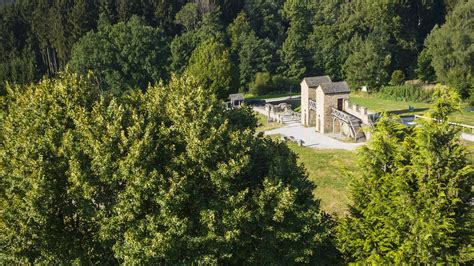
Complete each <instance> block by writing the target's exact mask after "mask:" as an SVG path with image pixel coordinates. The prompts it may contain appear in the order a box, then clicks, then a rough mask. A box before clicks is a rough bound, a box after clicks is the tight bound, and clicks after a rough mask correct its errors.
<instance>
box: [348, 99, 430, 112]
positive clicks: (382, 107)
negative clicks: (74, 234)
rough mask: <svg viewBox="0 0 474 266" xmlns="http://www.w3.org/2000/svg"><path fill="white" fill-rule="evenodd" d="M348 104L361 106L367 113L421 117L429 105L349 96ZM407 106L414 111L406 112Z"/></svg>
mask: <svg viewBox="0 0 474 266" xmlns="http://www.w3.org/2000/svg"><path fill="white" fill-rule="evenodd" d="M350 102H351V103H352V104H357V105H361V106H364V107H367V108H369V111H372V112H393V113H396V114H398V115H415V114H418V115H421V114H424V113H425V112H426V111H428V109H429V107H430V104H429V103H417V102H411V101H407V102H404V101H395V100H386V99H381V98H378V97H372V96H368V97H364V96H359V95H354V96H353V95H351V97H350ZM409 106H413V107H414V111H412V112H410V111H409V110H408V108H409Z"/></svg>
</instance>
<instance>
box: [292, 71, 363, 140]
mask: <svg viewBox="0 0 474 266" xmlns="http://www.w3.org/2000/svg"><path fill="white" fill-rule="evenodd" d="M349 94H350V89H349V86H348V85H347V83H346V82H345V81H341V82H332V80H331V78H330V77H329V76H319V77H307V78H304V79H303V81H302V82H301V123H302V124H303V125H304V126H307V127H315V129H316V131H317V132H320V133H324V134H327V133H341V134H344V135H346V136H349V137H351V138H354V139H355V140H356V141H357V140H359V139H361V138H365V137H366V136H365V134H364V131H363V129H362V126H363V125H369V126H370V124H371V119H370V115H371V113H369V112H368V110H367V108H364V107H360V106H357V105H351V104H350V103H349Z"/></svg>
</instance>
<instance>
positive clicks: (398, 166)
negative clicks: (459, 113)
mask: <svg viewBox="0 0 474 266" xmlns="http://www.w3.org/2000/svg"><path fill="white" fill-rule="evenodd" d="M434 97H435V100H434V105H433V110H434V111H433V112H432V114H431V118H432V119H433V120H427V121H420V123H419V125H418V126H417V127H416V128H414V129H412V130H409V129H406V128H404V127H403V126H401V125H400V124H398V121H396V120H393V119H389V118H382V119H381V120H380V121H379V123H378V125H377V127H376V129H375V131H374V134H373V138H372V139H371V140H370V141H369V143H368V145H367V147H364V148H363V149H362V150H361V152H360V158H361V167H362V169H363V170H364V171H363V174H362V175H360V176H355V177H354V181H353V182H352V189H351V193H352V197H353V203H352V206H351V213H350V215H349V216H348V217H347V218H345V219H343V220H342V221H341V223H340V225H339V227H338V237H337V241H338V243H339V247H340V249H341V251H342V252H343V253H345V254H346V256H347V260H348V261H350V262H361V263H373V264H399V263H407V264H420V263H421V264H436V263H454V264H457V263H469V260H471V261H472V255H470V256H471V257H470V258H469V255H466V250H467V252H470V251H469V250H472V246H471V245H470V244H472V243H471V239H472V228H471V227H472V206H471V199H472V191H471V189H472V185H473V178H474V169H473V167H472V165H471V164H470V163H469V161H468V158H467V154H466V151H465V149H464V147H463V145H462V144H461V143H460V141H459V130H458V129H456V128H455V127H453V126H452V125H450V124H449V119H448V115H449V113H451V112H453V111H456V110H459V101H460V99H459V96H458V95H457V93H455V92H453V90H448V89H446V88H442V87H438V88H436V92H435V94H434Z"/></svg>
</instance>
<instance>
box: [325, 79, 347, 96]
mask: <svg viewBox="0 0 474 266" xmlns="http://www.w3.org/2000/svg"><path fill="white" fill-rule="evenodd" d="M320 86H321V89H322V90H323V92H324V93H325V94H338V93H349V92H350V91H351V90H350V89H349V85H347V82H345V81H341V82H328V83H323V84H320Z"/></svg>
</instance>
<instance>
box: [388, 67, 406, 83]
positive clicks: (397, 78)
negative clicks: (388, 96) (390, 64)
mask: <svg viewBox="0 0 474 266" xmlns="http://www.w3.org/2000/svg"><path fill="white" fill-rule="evenodd" d="M403 82H405V74H403V71H401V70H395V71H393V73H392V79H391V80H390V85H393V86H396V85H402V84H403Z"/></svg>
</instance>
